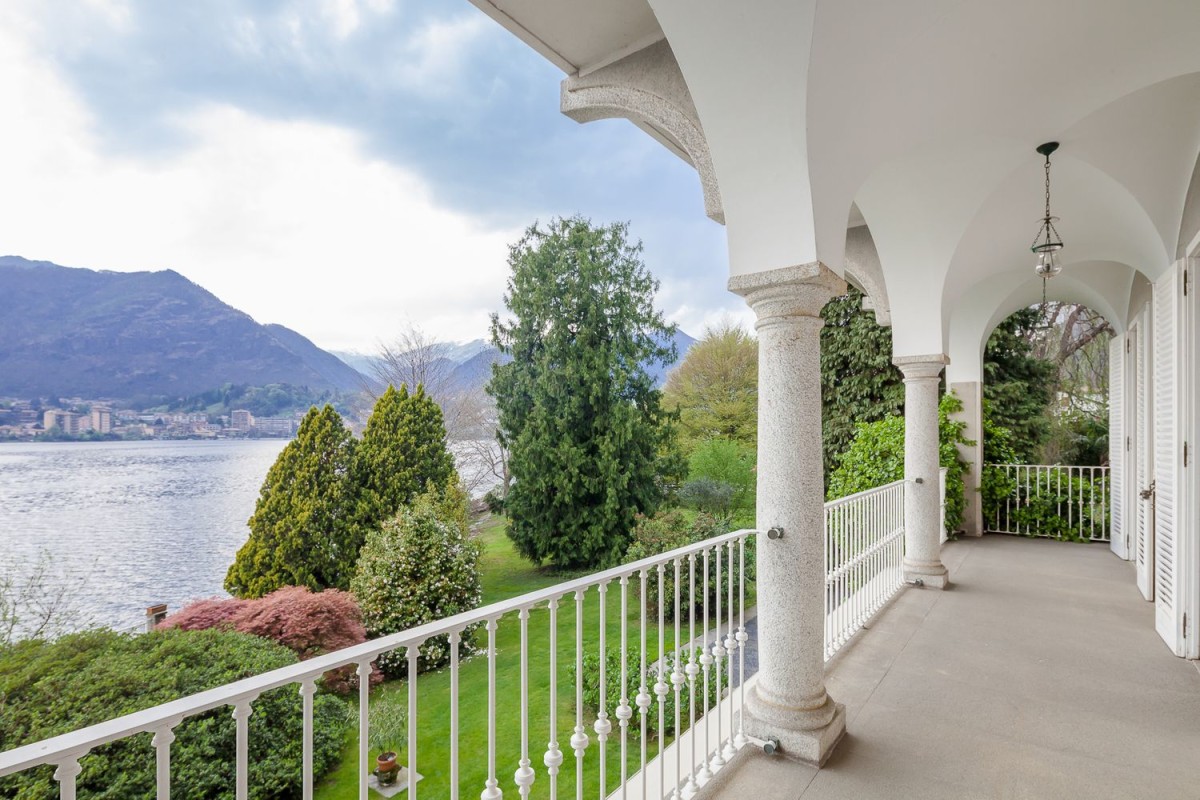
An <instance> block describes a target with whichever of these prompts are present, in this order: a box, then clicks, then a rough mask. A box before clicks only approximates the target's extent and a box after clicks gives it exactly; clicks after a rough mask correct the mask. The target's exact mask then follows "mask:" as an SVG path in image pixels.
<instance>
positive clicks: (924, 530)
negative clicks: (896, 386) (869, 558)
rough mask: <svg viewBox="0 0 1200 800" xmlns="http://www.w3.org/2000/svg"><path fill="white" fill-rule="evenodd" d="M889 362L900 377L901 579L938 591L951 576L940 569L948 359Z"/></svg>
mask: <svg viewBox="0 0 1200 800" xmlns="http://www.w3.org/2000/svg"><path fill="white" fill-rule="evenodd" d="M893 363H895V365H896V366H897V367H899V368H900V371H901V372H902V373H904V479H905V480H906V481H907V482H908V483H907V485H906V486H905V487H904V579H905V580H909V581H912V580H920V581H923V582H924V584H925V585H926V586H928V587H932V588H935V589H941V588H944V587H945V586H946V584H947V583H949V576H948V575H947V573H946V567H945V566H944V565H943V564H942V531H941V525H942V520H941V496H940V495H941V492H940V488H939V477H940V476H939V469H940V463H939V459H938V400H939V399H940V398H939V396H938V376H939V375H941V372H942V369H943V368H944V367H945V366H946V364H947V363H949V359H948V358H946V356H944V355H942V354H940V353H939V354H938V355H931V356H903V357H899V358H895V359H893Z"/></svg>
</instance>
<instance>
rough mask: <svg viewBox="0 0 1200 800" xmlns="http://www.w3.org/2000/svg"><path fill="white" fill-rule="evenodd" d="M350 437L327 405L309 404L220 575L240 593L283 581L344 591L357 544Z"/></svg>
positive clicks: (257, 592) (266, 589)
mask: <svg viewBox="0 0 1200 800" xmlns="http://www.w3.org/2000/svg"><path fill="white" fill-rule="evenodd" d="M354 449H355V448H354V438H353V437H352V436H351V434H350V431H349V430H348V429H347V428H346V426H345V425H344V424H343V422H342V418H341V416H340V415H339V414H338V413H337V412H336V411H335V410H334V409H333V407H332V406H328V405H327V406H325V407H324V408H322V409H316V408H313V409H310V410H309V412H308V414H306V415H305V417H304V421H303V422H301V423H300V429H299V431H298V432H297V434H296V438H295V439H293V440H292V441H290V442H288V444H287V446H286V447H284V448H283V451H282V452H281V453H280V454H279V457H278V458H277V459H276V460H275V463H274V464H273V465H272V466H271V469H270V470H269V471H268V472H267V478H266V480H265V481H264V482H263V485H262V489H261V491H260V492H259V498H258V502H257V504H256V505H255V508H254V515H253V516H251V517H250V521H249V526H250V537H249V539H248V540H247V541H246V543H245V544H244V545H242V547H241V549H240V550H238V552H237V557H236V558H235V560H234V562H233V564H232V566H230V567H229V572H228V573H227V575H226V576H225V590H226V591H228V592H229V593H230V594H232V595H235V596H237V597H262V596H263V595H265V594H269V593H270V592H273V591H275V590H276V589H280V588H282V587H284V586H306V587H308V588H309V589H312V590H314V591H319V590H321V589H326V588H337V589H345V588H347V587H348V586H349V585H350V575H351V574H352V573H353V570H354V563H355V562H356V561H357V560H358V550H359V548H360V547H361V546H362V528H361V526H360V525H359V524H358V520H357V517H356V509H355V505H356V502H355V498H356V495H357V492H356V490H355V487H354V483H353V481H352V479H351V466H352V463H353V460H354Z"/></svg>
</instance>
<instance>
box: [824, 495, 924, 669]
mask: <svg viewBox="0 0 1200 800" xmlns="http://www.w3.org/2000/svg"><path fill="white" fill-rule="evenodd" d="M904 487H905V482H904V481H902V480H900V481H896V482H895V483H889V484H887V485H886V486H880V487H878V488H876V489H868V490H867V491H865V492H858V493H857V494H852V495H849V496H847V497H843V498H840V499H838V500H833V501H830V502H828V503H826V504H825V657H826V659H828V658H830V657H832V656H833V654H834V653H836V652H837V651H838V650H840V649H841V647H842V645H844V644H845V643H846V642H848V641H849V640H850V638H851V637H852V636H854V634H855V633H857V632H858V630H859V629H860V628H861V627H862V626H863V625H864V624H866V623H867V622H868V621H869V620H870V619H871V617H872V616H873V615H874V614H875V613H876V612H878V611H879V609H881V608H883V606H884V605H885V604H886V603H887V601H888V600H890V599H891V598H892V596H893V595H894V594H896V592H897V591H899V589H900V587H901V586H903V585H904V566H903V561H904Z"/></svg>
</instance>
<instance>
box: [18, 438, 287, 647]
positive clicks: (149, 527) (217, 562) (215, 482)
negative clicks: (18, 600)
mask: <svg viewBox="0 0 1200 800" xmlns="http://www.w3.org/2000/svg"><path fill="white" fill-rule="evenodd" d="M286 443H287V442H286V441H285V440H281V439H262V440H237V439H228V440H220V441H212V442H204V441H149V442H46V443H41V442H32V443H12V444H10V443H4V444H0V571H3V572H4V573H6V574H8V575H15V576H16V578H17V580H18V581H20V580H22V579H23V578H24V577H25V576H27V575H28V574H29V571H30V570H31V569H32V565H34V564H36V563H37V561H38V559H39V558H41V557H43V556H42V554H43V552H44V553H45V554H46V556H45V557H47V558H49V559H50V564H51V566H50V576H51V578H52V580H53V581H55V582H66V583H68V584H69V585H71V586H72V587H73V588H72V590H71V595H72V598H73V600H74V603H73V608H75V609H78V611H79V613H80V619H81V620H86V621H90V622H95V623H98V624H102V625H110V626H112V627H114V628H130V627H135V626H139V625H141V624H142V622H143V619H144V611H145V608H146V606H148V605H151V604H153V603H156V602H165V603H167V604H168V605H169V607H170V610H172V611H175V610H178V609H179V607H180V606H181V605H183V604H184V603H186V602H187V601H188V600H190V599H193V598H197V597H212V596H214V595H224V590H223V589H222V583H223V581H224V580H225V571H226V570H227V569H228V568H229V564H230V563H231V562H232V561H233V557H234V554H235V553H236V552H237V549H238V548H239V547H241V545H242V543H243V542H245V540H246V537H247V535H248V529H247V528H246V520H247V519H249V517H250V515H251V514H252V513H253V512H254V503H255V500H257V498H258V491H259V488H260V487H261V486H262V482H263V479H264V478H265V477H266V474H267V470H268V469H269V468H270V466H271V464H272V463H273V462H274V461H275V457H276V455H278V453H279V451H280V450H281V449H283V446H284V445H285V444H286Z"/></svg>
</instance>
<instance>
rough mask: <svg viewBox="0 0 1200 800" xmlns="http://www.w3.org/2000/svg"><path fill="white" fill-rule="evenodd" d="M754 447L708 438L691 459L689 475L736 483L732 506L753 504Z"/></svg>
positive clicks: (748, 506)
mask: <svg viewBox="0 0 1200 800" xmlns="http://www.w3.org/2000/svg"><path fill="white" fill-rule="evenodd" d="M754 462H755V455H754V448H753V447H751V446H749V445H746V444H741V443H739V442H734V441H730V440H729V439H708V440H707V441H704V442H702V443H700V444H699V445H698V446H697V447H696V449H695V451H693V452H692V457H691V458H689V459H688V479H689V480H693V481H694V480H697V479H703V478H707V479H709V480H711V481H717V482H719V483H724V484H728V485H729V486H732V487H733V493H732V496H731V498H730V505H729V507H730V508H750V507H752V506H753V505H754V485H755V474H754Z"/></svg>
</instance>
